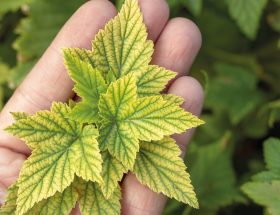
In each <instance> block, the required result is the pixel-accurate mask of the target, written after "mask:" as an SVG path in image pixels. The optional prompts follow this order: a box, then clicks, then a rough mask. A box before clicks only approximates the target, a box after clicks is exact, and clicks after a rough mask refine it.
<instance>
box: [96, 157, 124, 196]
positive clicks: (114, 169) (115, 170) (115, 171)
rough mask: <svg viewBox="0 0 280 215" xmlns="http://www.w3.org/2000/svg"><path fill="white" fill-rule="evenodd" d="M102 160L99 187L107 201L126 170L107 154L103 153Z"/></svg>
mask: <svg viewBox="0 0 280 215" xmlns="http://www.w3.org/2000/svg"><path fill="white" fill-rule="evenodd" d="M102 158H103V168H102V178H103V183H102V184H101V185H100V186H101V190H102V193H103V195H104V196H105V198H106V199H109V198H110V197H111V195H112V193H114V192H115V190H116V188H117V187H118V182H119V181H121V179H122V177H123V174H124V173H126V172H127V168H126V167H125V166H124V165H123V164H122V163H121V162H120V161H119V160H117V159H116V158H114V157H113V156H112V155H111V154H110V153H108V152H104V153H103V154H102Z"/></svg>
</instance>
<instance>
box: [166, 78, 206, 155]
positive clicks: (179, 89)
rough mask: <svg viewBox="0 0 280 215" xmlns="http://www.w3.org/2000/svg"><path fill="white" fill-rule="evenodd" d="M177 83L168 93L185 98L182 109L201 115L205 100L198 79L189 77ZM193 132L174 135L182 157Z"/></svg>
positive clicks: (178, 80) (192, 130)
mask: <svg viewBox="0 0 280 215" xmlns="http://www.w3.org/2000/svg"><path fill="white" fill-rule="evenodd" d="M175 83H176V84H172V85H171V87H170V88H169V90H168V93H169V94H175V95H177V96H181V97H182V98H184V100H185V102H184V104H183V105H182V108H184V109H185V110H186V111H189V112H191V113H192V114H194V115H196V116H198V115H200V113H201V110H202V106H203V100H204V93H203V88H202V87H201V85H200V83H199V82H198V81H197V80H196V79H194V78H192V77H187V76H183V77H180V78H178V79H177V80H176V82H175ZM193 132H194V129H191V130H188V131H186V132H184V133H182V134H175V135H173V138H174V139H175V140H176V143H177V144H178V145H179V146H180V148H181V150H182V156H184V155H185V152H186V146H187V143H188V142H189V141H190V139H191V137H192V135H193Z"/></svg>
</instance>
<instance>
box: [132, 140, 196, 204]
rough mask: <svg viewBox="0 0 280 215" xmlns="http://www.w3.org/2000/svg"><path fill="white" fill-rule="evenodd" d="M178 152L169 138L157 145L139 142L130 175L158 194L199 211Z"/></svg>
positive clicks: (155, 142) (153, 142) (156, 143)
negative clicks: (134, 175)
mask: <svg viewBox="0 0 280 215" xmlns="http://www.w3.org/2000/svg"><path fill="white" fill-rule="evenodd" d="M180 154H181V151H180V148H179V147H178V146H177V145H176V143H175V141H174V140H173V139H171V138H168V137H166V138H164V139H162V140H160V141H152V142H144V141H143V142H141V147H140V152H139V154H138V155H137V158H136V161H135V165H134V168H133V172H134V173H135V174H136V177H137V178H138V180H139V181H140V182H141V183H142V184H144V185H147V186H148V187H149V188H150V189H151V190H153V191H154V192H157V193H163V194H165V195H167V196H168V197H170V198H175V199H176V200H178V201H181V202H184V203H186V204H189V205H190V206H192V207H194V208H198V202H197V199H196V195H195V193H194V190H193V186H192V185H191V181H190V176H189V174H188V173H187V172H186V167H185V164H184V162H183V160H182V159H181V158H180V157H179V156H180Z"/></svg>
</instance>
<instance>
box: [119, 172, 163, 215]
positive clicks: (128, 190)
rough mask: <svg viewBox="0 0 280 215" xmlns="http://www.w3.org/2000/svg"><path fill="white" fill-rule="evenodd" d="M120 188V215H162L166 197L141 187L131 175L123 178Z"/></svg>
mask: <svg viewBox="0 0 280 215" xmlns="http://www.w3.org/2000/svg"><path fill="white" fill-rule="evenodd" d="M122 188H123V189H122V192H123V199H122V214H130V215H149V214H154V215H159V214H162V210H163V208H164V205H165V203H166V197H165V196H164V195H163V194H157V193H155V192H153V191H152V190H150V189H149V188H148V187H146V186H144V185H142V184H141V183H140V182H139V181H138V180H137V178H136V176H135V175H133V174H132V173H129V174H128V175H127V176H126V177H125V178H124V181H123V183H122Z"/></svg>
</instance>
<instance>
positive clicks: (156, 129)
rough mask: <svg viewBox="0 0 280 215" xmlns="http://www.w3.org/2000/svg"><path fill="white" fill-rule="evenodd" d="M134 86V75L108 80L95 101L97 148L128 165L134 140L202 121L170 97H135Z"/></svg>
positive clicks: (155, 137)
mask: <svg viewBox="0 0 280 215" xmlns="http://www.w3.org/2000/svg"><path fill="white" fill-rule="evenodd" d="M136 89H137V87H136V80H135V76H134V75H133V74H128V75H126V76H124V77H122V78H120V79H118V80H117V81H115V82H112V83H111V84H110V86H109V87H108V90H107V92H106V94H102V95H101V97H100V101H99V110H100V116H101V118H102V125H101V126H100V138H99V143H100V147H101V149H102V150H105V149H108V150H109V152H110V153H111V154H112V155H113V156H115V157H116V158H117V159H118V160H120V161H121V162H122V163H123V164H124V165H126V166H128V167H129V168H131V167H132V166H133V163H134V160H135V158H136V153H137V152H138V150H139V141H138V139H140V140H145V141H150V140H160V139H162V138H163V137H164V136H166V135H171V134H174V133H182V132H184V131H185V130H186V129H189V128H193V127H196V126H198V125H200V124H202V123H203V122H202V121H201V120H200V119H198V118H197V117H196V116H193V115H192V114H191V113H188V112H185V111H184V110H183V109H182V108H180V107H179V106H178V105H177V104H176V103H174V102H173V100H174V99H173V100H170V101H166V100H164V99H163V98H162V97H161V96H148V97H142V98H138V99H137V92H136ZM173 98H174V97H173ZM176 99H177V97H176ZM180 103H181V100H180Z"/></svg>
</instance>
